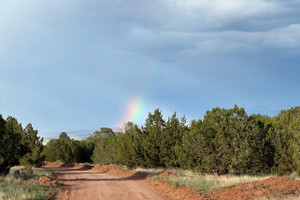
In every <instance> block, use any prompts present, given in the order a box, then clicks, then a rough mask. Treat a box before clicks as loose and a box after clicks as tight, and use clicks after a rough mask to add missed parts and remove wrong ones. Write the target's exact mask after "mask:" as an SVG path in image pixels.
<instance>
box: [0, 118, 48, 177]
mask: <svg viewBox="0 0 300 200" xmlns="http://www.w3.org/2000/svg"><path fill="white" fill-rule="evenodd" d="M37 134H38V132H37V130H34V129H33V127H32V125H31V124H28V125H27V126H26V127H25V128H24V129H23V127H22V125H21V124H20V123H18V121H17V120H16V119H15V118H13V117H11V116H8V117H7V119H6V120H4V119H3V118H2V116H1V115H0V173H3V172H4V173H7V172H8V170H9V168H10V167H12V166H14V165H18V164H19V163H21V164H23V165H32V166H41V165H42V162H43V159H44V158H43V156H42V154H41V152H42V150H43V144H42V142H43V139H41V138H40V137H38V136H37Z"/></svg>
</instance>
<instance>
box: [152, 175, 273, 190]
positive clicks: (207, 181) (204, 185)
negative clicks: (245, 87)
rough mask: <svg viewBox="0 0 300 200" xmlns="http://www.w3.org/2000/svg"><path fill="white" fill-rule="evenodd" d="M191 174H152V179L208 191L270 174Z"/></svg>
mask: <svg viewBox="0 0 300 200" xmlns="http://www.w3.org/2000/svg"><path fill="white" fill-rule="evenodd" d="M190 174H192V175H185V174H178V175H177V176H152V177H151V178H152V179H153V180H163V181H168V182H169V183H171V184H172V185H173V186H174V187H179V186H186V187H188V188H193V189H196V190H199V191H201V192H208V191H211V190H215V189H218V188H221V187H228V186H233V185H237V184H240V183H247V182H252V181H261V180H264V179H266V178H269V177H270V176H250V175H241V176H238V175H222V176H218V175H202V174H197V173H194V172H191V173H190Z"/></svg>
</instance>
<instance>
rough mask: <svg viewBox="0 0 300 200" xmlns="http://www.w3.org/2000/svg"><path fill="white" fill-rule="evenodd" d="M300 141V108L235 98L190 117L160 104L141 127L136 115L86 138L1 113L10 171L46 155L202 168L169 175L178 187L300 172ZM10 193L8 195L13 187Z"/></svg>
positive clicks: (4, 165) (0, 153)
mask: <svg viewBox="0 0 300 200" xmlns="http://www.w3.org/2000/svg"><path fill="white" fill-rule="evenodd" d="M299 141H300V107H292V108H291V109H288V110H282V111H281V112H280V113H279V114H278V115H276V116H274V117H269V116H266V115H260V114H251V115H248V114H247V113H246V112H245V110H244V108H240V107H238V106H236V105H235V106H234V107H233V108H230V109H225V108H219V107H216V108H213V109H212V110H209V111H207V112H206V114H205V115H204V117H203V119H199V120H193V121H191V122H190V123H187V121H186V118H185V117H184V116H183V117H178V116H177V114H176V113H174V114H173V115H172V116H171V117H168V118H167V120H166V118H164V117H163V116H162V113H161V111H160V110H159V109H156V110H155V111H154V112H153V113H149V114H148V117H147V119H146V121H145V123H144V124H143V125H142V126H141V127H139V126H138V125H136V124H134V123H132V122H127V123H126V124H124V127H123V129H122V130H120V131H116V132H114V131H113V130H112V129H111V128H108V127H102V128H100V129H99V130H97V131H95V132H94V133H93V134H91V135H90V136H89V137H88V138H86V139H85V140H81V141H79V140H75V139H71V138H70V137H69V136H68V135H67V133H65V132H62V133H61V134H60V136H59V138H58V139H52V140H50V141H49V142H48V143H47V144H46V145H43V139H42V138H40V137H39V136H38V131H37V130H35V129H34V128H33V126H32V125H31V124H28V125H27V126H26V127H25V128H23V126H22V124H20V123H19V122H18V121H17V120H16V119H15V118H13V117H11V116H9V117H7V118H6V119H3V118H2V116H1V115H0V174H7V173H8V172H9V169H10V168H11V167H12V166H16V165H23V166H27V167H28V168H30V167H41V166H42V163H43V161H45V160H47V161H53V162H55V161H61V162H63V163H93V164H100V165H103V164H111V163H113V164H118V165H125V166H126V167H127V168H128V169H136V168H139V167H140V168H145V169H149V168H161V169H177V170H190V171H193V172H195V173H197V174H199V175H196V176H194V177H189V176H179V177H170V178H168V180H169V181H170V182H172V183H173V184H174V185H175V186H176V185H182V184H184V185H187V186H189V187H192V188H198V189H200V190H204V191H206V190H211V189H214V188H216V187H221V186H223V185H224V186H226V185H229V184H231V183H232V184H236V183H239V182H244V181H247V180H256V179H259V177H257V176H259V175H261V174H272V175H280V176H281V175H289V174H292V173H293V174H296V176H298V175H299V173H300V157H299V153H300V142H299ZM203 174H217V175H226V176H220V177H217V178H215V176H209V175H203ZM232 175H237V177H238V178H236V176H232ZM244 175H248V176H244ZM157 178H158V179H161V177H157ZM251 178H254V179H251ZM262 178H263V177H262ZM1 180H2V181H1V184H2V185H5V184H4V181H8V182H7V185H9V183H10V182H9V179H8V178H1ZM12 182H13V183H14V182H15V181H14V180H13V181H12ZM22 183H24V182H23V181H22ZM29 185H30V184H29ZM2 187H3V188H6V187H4V186H2ZM33 190H34V189H33ZM33 190H31V191H33ZM3 192H5V195H6V192H9V190H5V191H2V193H3ZM2 193H1V194H0V195H3V194H2Z"/></svg>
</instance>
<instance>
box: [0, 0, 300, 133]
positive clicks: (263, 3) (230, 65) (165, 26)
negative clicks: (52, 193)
mask: <svg viewBox="0 0 300 200" xmlns="http://www.w3.org/2000/svg"><path fill="white" fill-rule="evenodd" d="M299 10H300V1H298V0H284V1H283V0H152V1H144V0H142V1H141V0H126V1H120V0H109V1H103V0H97V1H96V0H95V1H94V0H88V1H83V0H80V1H79V0H72V1H71V0H68V1H67V0H59V1H58V0H43V1H38V0H27V1H22V0H10V1H5V0H0V113H1V114H2V115H3V116H4V117H7V116H8V115H12V116H14V117H16V118H17V119H18V120H19V121H20V122H22V124H23V125H25V124H27V123H29V122H31V123H32V124H33V126H34V127H35V128H36V129H38V130H39V133H40V134H41V135H42V136H44V137H56V136H57V134H58V133H60V132H62V131H67V132H70V133H74V136H75V137H79V136H80V135H82V134H87V133H91V132H93V131H94V130H96V129H98V128H100V127H102V126H108V127H112V128H117V124H118V123H119V121H120V120H121V119H122V118H123V116H124V115H126V112H127V111H126V110H128V104H129V102H130V101H131V99H132V98H135V97H138V98H140V99H141V100H142V101H143V103H144V105H145V109H144V110H143V113H144V114H143V115H142V116H144V117H145V116H146V115H147V112H149V111H153V110H154V109H155V108H160V109H161V110H162V112H163V114H164V116H165V117H168V116H170V115H171V114H172V113H173V112H174V111H177V113H178V114H179V115H180V116H182V115H186V117H187V119H188V120H192V119H199V118H202V117H203V115H204V114H205V112H206V110H210V109H211V108H213V107H216V106H219V107H226V108H230V107H233V105H234V104H237V105H239V106H241V107H245V109H246V110H247V112H248V113H253V112H260V113H262V114H268V115H272V116H273V115H275V114H276V113H277V112H278V111H280V110H281V109H288V108H290V107H292V106H297V105H299V102H300V93H299V89H300V79H299V75H300V66H299V63H300V14H299ZM143 119H144V118H143V117H142V119H141V121H143ZM139 125H140V124H139Z"/></svg>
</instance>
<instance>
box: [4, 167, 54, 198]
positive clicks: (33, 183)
mask: <svg viewBox="0 0 300 200" xmlns="http://www.w3.org/2000/svg"><path fill="white" fill-rule="evenodd" d="M16 170H20V171H22V168H21V167H13V168H12V169H11V170H10V173H9V174H8V175H7V176H6V177H1V178H0V199H3V200H25V199H26V200H27V199H31V200H50V199H54V198H53V197H54V195H55V193H56V190H55V188H54V187H52V186H42V185H40V183H39V180H38V179H39V176H47V177H50V178H51V177H52V175H51V172H50V171H47V170H44V169H41V168H33V169H32V173H24V172H21V177H20V178H18V179H15V178H13V176H12V174H13V173H14V171H16Z"/></svg>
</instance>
